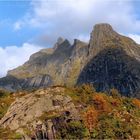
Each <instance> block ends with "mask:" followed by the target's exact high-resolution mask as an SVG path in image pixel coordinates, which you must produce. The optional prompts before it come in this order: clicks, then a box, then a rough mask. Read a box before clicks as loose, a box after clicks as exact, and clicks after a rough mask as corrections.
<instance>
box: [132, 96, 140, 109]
mask: <svg viewBox="0 0 140 140" xmlns="http://www.w3.org/2000/svg"><path fill="white" fill-rule="evenodd" d="M132 103H133V104H134V105H135V106H137V107H138V108H140V100H138V99H136V98H135V99H133V100H132Z"/></svg>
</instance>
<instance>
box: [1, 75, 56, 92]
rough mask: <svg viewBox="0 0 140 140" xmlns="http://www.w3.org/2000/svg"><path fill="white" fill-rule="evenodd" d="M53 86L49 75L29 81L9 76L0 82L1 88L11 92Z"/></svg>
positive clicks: (39, 76) (29, 79)
mask: <svg viewBox="0 0 140 140" xmlns="http://www.w3.org/2000/svg"><path fill="white" fill-rule="evenodd" d="M52 84H53V82H52V78H51V77H50V76H49V75H37V76H35V77H31V78H27V79H18V78H16V77H14V76H7V77H4V78H1V80H0V87H2V88H5V89H7V90H11V91H16V90H21V89H33V88H41V87H48V86H51V85H52Z"/></svg>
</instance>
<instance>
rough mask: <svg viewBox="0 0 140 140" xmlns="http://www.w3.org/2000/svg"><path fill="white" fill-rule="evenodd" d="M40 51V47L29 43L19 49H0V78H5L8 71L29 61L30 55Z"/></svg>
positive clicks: (13, 47)
mask: <svg viewBox="0 0 140 140" xmlns="http://www.w3.org/2000/svg"><path fill="white" fill-rule="evenodd" d="M40 49H41V47H40V46H36V45H33V44H29V43H24V44H23V45H22V46H21V47H17V46H8V47H5V48H2V47H0V77H2V76H5V75H6V73H7V71H8V70H11V69H13V68H16V67H17V66H19V65H22V64H23V63H24V62H25V61H27V60H28V59H29V57H30V55H31V54H33V53H35V52H37V51H38V50H40Z"/></svg>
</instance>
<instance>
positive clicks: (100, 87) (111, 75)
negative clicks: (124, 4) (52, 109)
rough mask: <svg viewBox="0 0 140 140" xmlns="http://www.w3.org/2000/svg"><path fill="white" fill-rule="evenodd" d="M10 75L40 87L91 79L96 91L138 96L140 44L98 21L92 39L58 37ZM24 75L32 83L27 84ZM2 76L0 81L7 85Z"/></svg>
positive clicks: (72, 84)
mask: <svg viewBox="0 0 140 140" xmlns="http://www.w3.org/2000/svg"><path fill="white" fill-rule="evenodd" d="M38 75H42V77H44V76H46V75H47V78H46V79H47V80H40V79H38V78H37V77H38ZM9 76H12V77H14V78H16V79H17V80H19V81H21V86H20V89H22V88H23V87H24V89H28V88H33V87H34V86H33V85H37V84H36V83H38V86H35V87H37V88H38V87H39V86H40V85H42V86H50V85H67V86H74V85H76V84H83V83H91V84H93V85H95V87H96V90H97V91H106V90H110V89H112V88H116V89H118V90H119V91H120V92H121V93H122V94H123V95H126V96H136V95H138V92H139V90H140V47H139V45H138V44H137V43H136V42H134V41H133V40H132V39H130V38H128V37H125V36H122V35H120V34H118V33H117V32H116V31H114V30H113V28H112V27H111V26H110V25H109V24H97V25H95V26H94V29H93V31H92V32H91V37H90V41H89V43H85V42H82V41H80V40H77V39H75V40H74V43H73V45H71V44H70V42H69V41H68V40H67V39H62V38H59V39H58V41H57V43H56V44H55V45H54V47H53V48H50V49H43V50H41V51H39V52H37V53H35V54H33V55H32V56H31V57H30V59H29V61H27V62H26V63H25V64H24V65H22V66H20V67H18V68H16V69H14V70H11V71H9V72H8V74H7V77H9ZM25 79H26V82H27V84H28V83H30V81H32V82H31V83H32V84H28V85H30V86H25V85H27V84H23V83H25ZM29 79H32V80H29ZM33 79H36V80H33ZM2 80H3V79H1V80H0V85H1V86H2V87H7V85H6V83H5V84H3V81H2ZM28 80H29V81H28ZM22 81H24V82H22ZM35 81H36V82H35ZM41 81H44V82H43V83H40V82H41ZM19 83H20V82H19ZM48 83H49V84H48ZM11 85H13V82H12V80H11ZM17 85H18V84H17ZM23 85H24V86H23ZM9 87H10V84H9ZM15 87H16V86H15ZM12 88H14V86H12ZM18 88H19V86H17V87H16V88H15V89H18Z"/></svg>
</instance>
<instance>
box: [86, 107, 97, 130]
mask: <svg viewBox="0 0 140 140" xmlns="http://www.w3.org/2000/svg"><path fill="white" fill-rule="evenodd" d="M97 121H98V112H97V111H96V109H95V108H94V107H89V108H88V109H87V111H86V112H85V113H84V123H85V126H86V127H87V128H88V130H89V131H90V132H91V131H92V130H93V128H95V126H96V124H97Z"/></svg>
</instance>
